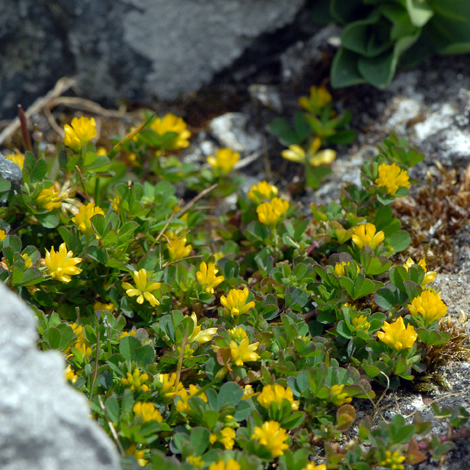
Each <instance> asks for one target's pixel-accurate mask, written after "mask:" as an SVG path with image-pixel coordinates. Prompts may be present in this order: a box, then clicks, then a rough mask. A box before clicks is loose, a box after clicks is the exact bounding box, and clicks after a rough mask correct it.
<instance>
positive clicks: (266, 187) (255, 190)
mask: <svg viewBox="0 0 470 470" xmlns="http://www.w3.org/2000/svg"><path fill="white" fill-rule="evenodd" d="M278 192H279V191H278V189H277V188H276V186H273V185H272V184H269V183H268V182H267V181H260V182H259V183H258V184H254V185H253V186H252V187H251V188H250V191H249V192H248V199H249V200H250V201H252V202H254V203H255V204H261V202H262V201H265V200H266V199H268V200H270V199H272V198H273V197H276V196H277V193H278Z"/></svg>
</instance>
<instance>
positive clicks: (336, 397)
mask: <svg viewBox="0 0 470 470" xmlns="http://www.w3.org/2000/svg"><path fill="white" fill-rule="evenodd" d="M343 388H344V384H341V385H333V386H332V387H331V397H330V401H331V403H333V404H334V405H336V406H341V405H344V404H345V403H351V402H352V398H351V397H348V394H347V393H346V392H343Z"/></svg>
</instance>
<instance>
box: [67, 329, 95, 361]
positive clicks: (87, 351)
mask: <svg viewBox="0 0 470 470" xmlns="http://www.w3.org/2000/svg"><path fill="white" fill-rule="evenodd" d="M70 327H71V328H72V330H73V332H74V333H75V334H76V335H77V341H76V342H75V344H74V345H73V347H74V348H75V349H78V350H79V351H80V353H81V354H82V356H84V357H91V355H92V349H91V347H90V343H89V342H88V341H87V340H86V339H85V335H84V334H83V326H82V325H78V324H77V323H72V324H71V325H70Z"/></svg>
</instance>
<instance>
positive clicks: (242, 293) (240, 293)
mask: <svg viewBox="0 0 470 470" xmlns="http://www.w3.org/2000/svg"><path fill="white" fill-rule="evenodd" d="M249 295H250V291H249V290H248V289H247V288H246V287H245V288H244V289H243V290H239V289H231V290H230V292H229V293H228V295H227V297H225V295H222V296H221V297H220V303H221V304H222V305H223V306H224V307H225V308H226V309H227V310H228V311H229V312H230V314H231V315H232V316H234V317H236V316H238V315H243V314H245V313H247V312H248V310H250V308H252V307H254V306H255V303H254V302H253V301H251V302H248V303H246V301H247V299H248V296H249Z"/></svg>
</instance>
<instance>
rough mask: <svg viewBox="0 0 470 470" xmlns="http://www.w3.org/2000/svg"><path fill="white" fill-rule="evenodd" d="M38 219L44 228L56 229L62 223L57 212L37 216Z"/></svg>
mask: <svg viewBox="0 0 470 470" xmlns="http://www.w3.org/2000/svg"><path fill="white" fill-rule="evenodd" d="M36 219H38V222H39V223H40V224H41V225H42V226H43V227H44V228H56V227H57V226H58V225H59V222H60V218H59V214H57V213H56V212H48V213H46V214H36Z"/></svg>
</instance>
